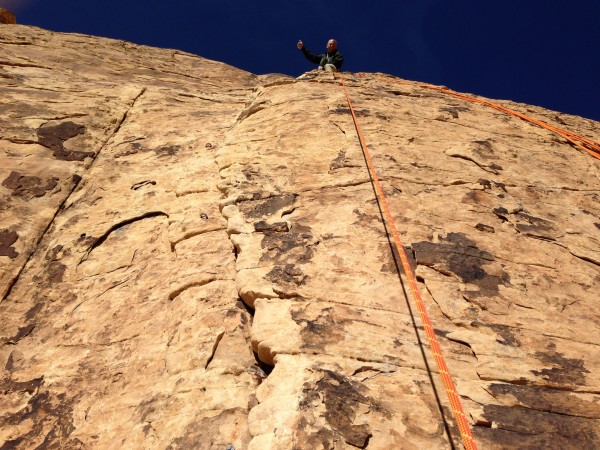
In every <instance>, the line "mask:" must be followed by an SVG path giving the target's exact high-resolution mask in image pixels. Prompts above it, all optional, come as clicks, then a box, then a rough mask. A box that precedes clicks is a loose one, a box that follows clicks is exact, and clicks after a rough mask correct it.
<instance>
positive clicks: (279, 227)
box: [254, 220, 290, 233]
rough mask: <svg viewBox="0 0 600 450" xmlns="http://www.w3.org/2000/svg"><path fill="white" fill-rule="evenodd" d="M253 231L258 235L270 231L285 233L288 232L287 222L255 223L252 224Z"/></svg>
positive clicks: (262, 221)
mask: <svg viewBox="0 0 600 450" xmlns="http://www.w3.org/2000/svg"><path fill="white" fill-rule="evenodd" d="M254 231H258V232H260V233H264V232H265V231H270V232H273V233H287V232H288V231H290V230H289V227H288V223H287V222H275V223H267V222H265V221H264V220H261V221H260V222H256V223H255V224H254Z"/></svg>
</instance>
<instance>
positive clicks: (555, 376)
mask: <svg viewBox="0 0 600 450" xmlns="http://www.w3.org/2000/svg"><path fill="white" fill-rule="evenodd" d="M535 357H536V358H537V359H538V360H539V361H540V362H541V363H542V364H544V365H548V366H552V368H551V369H542V370H532V371H531V372H532V373H533V374H534V375H536V376H541V377H543V378H544V380H546V381H548V382H550V383H552V384H557V385H565V384H566V385H573V384H574V385H585V378H586V377H585V374H586V373H590V371H589V370H587V369H586V368H585V367H584V366H583V363H584V361H583V360H582V359H576V358H565V356H564V355H563V354H562V353H559V352H557V351H555V350H554V348H552V347H551V348H550V351H548V352H536V353H535Z"/></svg>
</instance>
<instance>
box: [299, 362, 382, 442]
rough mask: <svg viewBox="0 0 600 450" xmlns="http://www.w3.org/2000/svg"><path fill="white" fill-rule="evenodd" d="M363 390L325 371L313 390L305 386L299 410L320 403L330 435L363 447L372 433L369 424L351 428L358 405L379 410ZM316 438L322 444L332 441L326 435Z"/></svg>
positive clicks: (379, 407) (339, 376)
mask: <svg viewBox="0 0 600 450" xmlns="http://www.w3.org/2000/svg"><path fill="white" fill-rule="evenodd" d="M366 391H367V388H366V387H365V386H364V385H362V384H360V383H358V382H356V381H353V380H350V379H348V378H346V377H345V376H343V375H341V374H338V373H335V372H333V371H329V370H325V371H323V378H321V380H319V381H318V382H317V383H316V385H315V386H314V387H313V386H311V385H310V384H308V383H307V384H305V385H304V387H303V394H304V398H303V400H302V402H301V407H303V408H309V407H310V406H311V405H315V406H316V405H318V404H319V403H323V404H324V405H325V414H324V418H325V420H326V421H327V423H328V424H329V426H330V427H331V431H329V433H331V432H334V433H335V434H336V435H338V436H341V437H342V438H343V439H344V441H345V442H346V443H347V444H350V445H352V446H353V447H357V448H366V447H367V446H368V444H369V439H370V438H371V437H372V436H373V434H372V432H371V429H370V427H369V425H368V424H361V425H354V421H355V420H356V411H357V409H358V407H359V406H360V405H369V406H370V407H371V408H373V409H377V410H382V408H381V406H380V405H378V404H377V403H376V402H375V400H374V399H372V398H370V397H368V396H366V395H365V394H366ZM317 433H319V432H317ZM318 436H320V438H321V439H320V440H321V441H323V440H324V441H327V442H329V440H330V439H331V438H332V437H331V436H329V435H327V432H325V434H324V433H323V432H320V434H318ZM326 448H333V447H326Z"/></svg>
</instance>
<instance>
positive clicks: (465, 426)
mask: <svg viewBox="0 0 600 450" xmlns="http://www.w3.org/2000/svg"><path fill="white" fill-rule="evenodd" d="M334 75H335V76H336V78H339V80H340V81H341V82H342V86H343V88H344V92H345V93H346V99H347V100H348V106H349V107H350V112H351V113H352V119H353V120H354V126H355V127H356V132H357V133H358V138H359V141H360V145H361V147H362V150H363V154H364V156H365V160H366V161H367V165H368V167H369V172H370V174H371V177H372V179H373V183H374V185H375V192H376V195H377V198H378V200H379V204H380V205H381V208H382V210H383V212H384V215H385V220H386V222H387V224H388V227H389V229H390V231H391V234H392V237H393V240H394V244H395V246H396V250H397V251H398V254H399V255H400V260H401V262H402V267H403V268H404V273H405V275H406V278H407V279H408V284H409V286H410V290H411V292H412V297H413V299H414V301H415V303H416V305H417V309H418V310H419V315H420V317H421V322H422V324H423V328H424V329H425V334H426V335H427V340H428V342H429V347H430V348H431V352H432V353H433V356H434V358H435V362H436V364H437V367H438V371H439V373H440V377H441V379H442V382H443V383H444V388H445V389H446V393H447V395H448V399H449V400H450V406H451V408H452V414H453V415H454V420H455V421H456V423H457V425H458V429H459V430H460V436H461V438H462V442H463V445H464V446H465V449H467V450H476V449H477V446H476V444H475V440H474V439H473V434H472V433H471V427H470V426H469V422H468V421H467V418H466V416H465V413H464V411H463V408H462V405H461V403H460V398H459V396H458V394H457V392H456V388H455V387H454V382H453V381H452V377H451V375H450V372H449V370H448V366H447V365H446V361H445V359H444V356H443V355H442V349H441V348H440V345H439V343H438V340H437V337H436V336H435V332H434V329H433V326H432V324H431V320H430V319H429V315H428V314H427V310H426V309H425V304H424V303H423V299H422V298H421V294H420V293H419V289H418V288H417V282H416V279H415V276H414V274H413V272H412V269H411V268H410V265H409V263H408V258H407V256H406V252H405V251H404V247H403V246H402V241H401V240H400V235H399V234H398V230H397V229H396V225H395V224H394V219H393V218H392V214H391V213H390V208H389V206H388V203H387V200H386V198H385V194H384V193H383V188H382V187H381V183H380V182H379V178H378V177H377V172H376V171H375V166H374V165H373V160H372V158H371V153H370V152H369V150H368V148H367V144H366V142H365V138H364V136H363V134H362V131H361V129H360V126H359V124H358V119H357V118H356V114H355V112H354V107H353V106H352V101H351V100H350V94H349V93H348V89H347V88H346V84H345V83H344V78H343V77H342V75H341V74H340V73H339V72H334Z"/></svg>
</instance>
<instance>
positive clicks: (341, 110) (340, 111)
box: [332, 106, 369, 117]
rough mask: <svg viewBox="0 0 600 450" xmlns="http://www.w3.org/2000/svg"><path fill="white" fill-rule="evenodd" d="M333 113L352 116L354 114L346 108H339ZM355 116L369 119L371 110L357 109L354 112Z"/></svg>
mask: <svg viewBox="0 0 600 450" xmlns="http://www.w3.org/2000/svg"><path fill="white" fill-rule="evenodd" d="M332 112H333V113H334V114H343V115H346V114H352V112H351V111H350V108H345V107H341V106H338V107H337V108H336V109H334V110H332ZM354 114H356V117H367V116H368V115H369V110H368V109H355V110H354Z"/></svg>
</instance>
